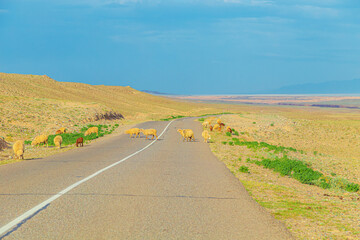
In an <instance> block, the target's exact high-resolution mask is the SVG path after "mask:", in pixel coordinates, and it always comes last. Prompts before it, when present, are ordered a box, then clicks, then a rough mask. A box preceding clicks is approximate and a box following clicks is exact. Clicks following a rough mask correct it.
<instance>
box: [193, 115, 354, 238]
mask: <svg viewBox="0 0 360 240" xmlns="http://www.w3.org/2000/svg"><path fill="white" fill-rule="evenodd" d="M358 118H360V112H359V113H357V114H354V113H351V114H346V113H345V114H344V113H343V112H341V113H337V112H336V111H335V112H333V111H324V110H314V109H309V110H307V109H300V110H299V109H298V110H294V111H291V110H289V109H284V110H281V109H280V110H279V109H277V111H270V110H269V109H267V112H263V111H261V112H256V111H253V112H250V111H249V112H244V113H242V114H235V115H228V116H221V120H222V122H223V123H225V124H226V126H230V127H231V128H232V133H230V132H225V131H221V132H214V131H213V132H211V139H212V144H210V148H211V150H212V151H213V152H214V154H215V155H216V156H217V157H218V158H219V159H220V160H222V161H223V162H224V163H225V164H226V166H227V167H228V168H229V169H230V171H231V172H232V173H233V174H234V175H235V176H236V177H237V178H239V180H240V181H241V182H242V183H243V184H244V186H245V188H246V189H247V190H248V192H249V193H250V194H251V195H252V197H253V198H254V199H255V200H256V201H257V202H258V203H259V204H260V205H262V206H263V207H265V208H266V209H268V210H269V211H270V212H271V213H272V214H273V215H274V217H276V218H277V219H279V220H281V221H282V222H284V223H285V224H286V226H287V227H288V228H289V230H290V231H291V232H292V233H293V234H294V235H295V236H296V237H297V238H299V239H359V238H360V226H359V225H358V223H359V222H360V191H359V183H360V178H359V174H360V162H359V161H360V160H357V159H359V158H358V156H359V155H358V154H359V153H358V151H359V150H358V147H357V146H359V145H360V139H359V138H357V137H355V136H360V131H359V130H358V129H360V123H359V122H357V121H356V119H358ZM204 120H206V118H204V119H199V121H200V122H203V121H204ZM254 122H255V124H254ZM358 134H359V135H358Z"/></svg>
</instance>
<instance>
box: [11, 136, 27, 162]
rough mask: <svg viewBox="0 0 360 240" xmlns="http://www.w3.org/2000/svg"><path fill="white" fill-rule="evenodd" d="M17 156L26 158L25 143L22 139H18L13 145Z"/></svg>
mask: <svg viewBox="0 0 360 240" xmlns="http://www.w3.org/2000/svg"><path fill="white" fill-rule="evenodd" d="M13 150H14V154H15V157H17V158H19V159H24V152H25V143H24V141H22V140H17V141H16V142H15V143H14V146H13Z"/></svg>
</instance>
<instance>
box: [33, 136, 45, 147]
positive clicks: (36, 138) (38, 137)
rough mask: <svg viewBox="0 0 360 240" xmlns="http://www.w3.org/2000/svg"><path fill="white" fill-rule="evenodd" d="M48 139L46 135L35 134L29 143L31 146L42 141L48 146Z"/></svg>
mask: <svg viewBox="0 0 360 240" xmlns="http://www.w3.org/2000/svg"><path fill="white" fill-rule="evenodd" d="M48 139H49V136H48V135H40V136H37V137H35V139H34V141H32V142H31V145H32V146H37V145H39V144H40V143H44V144H46V147H48V146H49V144H48Z"/></svg>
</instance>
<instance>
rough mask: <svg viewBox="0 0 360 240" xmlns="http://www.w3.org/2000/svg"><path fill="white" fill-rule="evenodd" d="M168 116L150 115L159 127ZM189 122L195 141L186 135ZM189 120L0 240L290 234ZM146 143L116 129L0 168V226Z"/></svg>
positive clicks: (151, 124) (179, 122)
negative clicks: (79, 144) (181, 130)
mask: <svg viewBox="0 0 360 240" xmlns="http://www.w3.org/2000/svg"><path fill="white" fill-rule="evenodd" d="M168 124H169V122H146V123H143V124H140V125H139V127H142V128H156V129H157V130H158V133H160V132H162V131H163V130H164V129H165V127H166V126H167V125H168ZM178 128H191V129H193V130H194V132H195V137H196V138H197V139H196V140H197V141H196V142H191V143H190V142H182V140H181V139H180V135H179V134H178V133H177V132H176V129H178ZM201 130H202V129H201V125H200V124H199V123H198V122H195V121H194V119H191V118H190V119H180V120H177V121H174V122H172V123H171V125H170V126H169V128H168V129H167V130H166V131H165V132H164V134H163V136H162V137H161V138H160V139H159V140H158V141H157V142H155V143H154V144H152V145H151V146H150V147H148V148H146V149H145V150H143V151H141V152H139V153H137V154H136V155H134V156H132V157H131V158H129V159H127V160H126V161H123V162H121V163H119V164H118V165H116V166H113V167H112V168H110V169H107V170H106V171H104V172H102V173H100V174H98V175H97V176H95V177H93V178H91V179H89V180H87V181H86V182H83V183H82V184H80V185H78V186H76V187H75V188H73V189H71V190H69V191H68V192H66V193H65V194H64V195H62V196H59V197H58V198H57V199H55V200H54V201H52V202H51V203H49V204H47V205H46V206H44V207H43V208H41V209H40V210H39V211H37V212H36V213H35V214H33V215H31V216H29V217H28V218H26V219H24V221H22V222H21V223H19V224H17V225H16V226H15V227H13V228H11V229H10V230H9V231H7V232H5V233H4V234H2V235H0V239H272V240H273V239H292V236H291V235H290V233H289V232H288V231H287V229H286V228H285V227H284V226H283V225H282V224H281V223H280V222H278V221H277V220H275V219H274V218H273V217H272V216H271V215H270V214H269V213H268V212H266V211H265V210H264V209H263V208H262V207H260V206H259V205H258V204H257V203H256V202H255V201H254V200H253V199H252V198H251V197H250V196H249V195H248V194H247V192H246V190H245V189H244V187H243V186H242V185H241V183H240V182H239V181H238V180H237V179H236V178H235V177H234V176H233V175H232V174H231V173H230V171H229V170H228V169H227V168H226V167H225V165H224V164H223V163H221V162H220V161H218V159H217V158H216V157H215V156H214V155H213V154H212V153H211V151H210V149H209V147H208V145H207V144H206V143H203V142H202V139H201V138H200V137H201ZM149 143H151V141H149V140H145V138H144V137H143V138H141V139H129V137H128V136H126V135H119V136H114V137H110V138H108V139H104V140H102V141H100V142H98V143H95V144H92V145H88V146H86V147H84V148H81V149H80V148H79V149H76V150H72V151H69V152H66V153H63V154H59V155H55V156H51V157H47V158H44V159H35V160H27V161H23V162H20V163H16V164H9V165H4V166H0V228H1V227H2V226H5V225H7V224H8V223H9V222H11V221H12V220H13V219H15V218H17V217H18V216H20V215H22V214H23V213H25V212H27V211H28V210H29V209H32V208H33V207H34V206H36V205H38V204H40V203H42V202H44V201H46V200H47V199H49V198H51V197H53V196H54V195H56V194H57V193H59V192H60V191H62V190H63V189H66V188H67V187H69V186H71V185H73V184H74V183H76V182H79V181H81V180H83V179H85V178H86V177H88V176H90V175H92V174H93V173H95V172H97V171H99V170H100V169H103V168H105V167H107V166H109V165H111V164H113V163H115V162H118V161H119V160H122V159H124V158H126V157H127V156H129V155H131V154H133V153H134V152H137V151H139V150H141V149H143V148H144V147H146V146H147V145H149Z"/></svg>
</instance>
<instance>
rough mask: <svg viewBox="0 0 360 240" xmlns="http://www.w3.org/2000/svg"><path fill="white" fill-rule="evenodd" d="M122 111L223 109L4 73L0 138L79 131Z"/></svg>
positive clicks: (0, 76) (149, 115) (129, 114)
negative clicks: (84, 125) (101, 116)
mask: <svg viewBox="0 0 360 240" xmlns="http://www.w3.org/2000/svg"><path fill="white" fill-rule="evenodd" d="M109 111H114V112H118V113H121V114H122V115H123V116H124V117H125V119H126V121H127V122H138V121H145V120H157V119H160V118H166V117H168V116H170V115H185V116H186V115H199V114H204V113H215V112H219V111H221V107H219V106H216V105H207V104H194V103H189V102H185V101H176V100H172V99H169V98H165V97H159V96H153V95H151V94H147V93H144V92H140V91H137V90H135V89H133V88H131V87H121V86H104V85H97V86H94V85H89V84H83V83H70V82H58V81H55V80H54V79H52V78H50V77H48V76H46V75H43V76H39V75H23V74H7V73H0V120H1V123H0V126H1V128H0V136H3V137H7V140H8V141H10V142H12V141H15V140H17V139H30V138H32V137H34V136H35V135H37V134H40V133H46V134H48V133H52V132H54V131H55V130H56V129H58V128H59V127H62V126H65V127H68V128H70V130H71V129H72V128H75V127H76V126H75V125H79V124H81V123H85V120H86V119H88V118H91V117H93V116H94V115H95V114H96V113H105V112H109Z"/></svg>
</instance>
